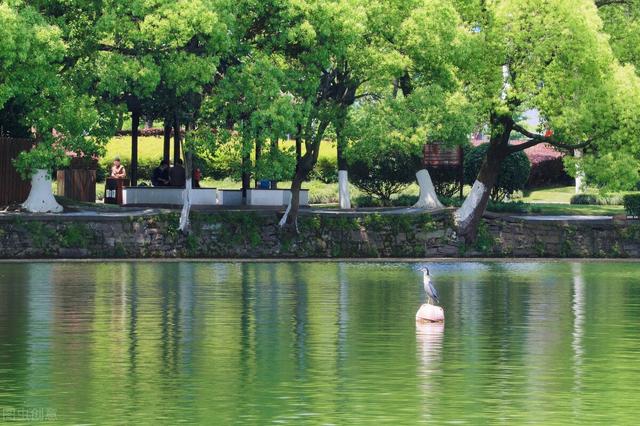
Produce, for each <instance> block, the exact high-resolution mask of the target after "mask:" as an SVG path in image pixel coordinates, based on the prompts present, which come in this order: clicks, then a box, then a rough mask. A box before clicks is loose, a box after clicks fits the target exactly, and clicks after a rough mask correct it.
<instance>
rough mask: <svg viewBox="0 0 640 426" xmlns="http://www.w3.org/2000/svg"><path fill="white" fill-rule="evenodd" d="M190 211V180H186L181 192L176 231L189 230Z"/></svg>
mask: <svg viewBox="0 0 640 426" xmlns="http://www.w3.org/2000/svg"><path fill="white" fill-rule="evenodd" d="M190 211H191V178H187V180H186V183H185V187H184V190H183V191H182V212H181V213H180V225H179V226H178V229H179V230H180V231H182V232H185V231H186V230H187V229H188V228H189V212H190Z"/></svg>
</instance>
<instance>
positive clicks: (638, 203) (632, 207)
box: [623, 194, 640, 217]
mask: <svg viewBox="0 0 640 426" xmlns="http://www.w3.org/2000/svg"><path fill="white" fill-rule="evenodd" d="M623 202H624V209H625V210H626V212H627V214H628V215H629V216H635V217H640V194H627V195H625V196H624V198H623Z"/></svg>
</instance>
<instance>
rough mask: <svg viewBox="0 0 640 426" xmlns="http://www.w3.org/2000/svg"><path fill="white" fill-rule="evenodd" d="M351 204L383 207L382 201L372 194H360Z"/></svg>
mask: <svg viewBox="0 0 640 426" xmlns="http://www.w3.org/2000/svg"><path fill="white" fill-rule="evenodd" d="M351 204H353V205H354V206H355V207H360V208H361V207H382V201H381V200H380V199H379V198H375V197H372V196H371V195H364V194H363V195H358V196H357V197H354V198H353V199H352V200H351Z"/></svg>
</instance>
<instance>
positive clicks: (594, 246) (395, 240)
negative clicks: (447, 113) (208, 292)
mask: <svg viewBox="0 0 640 426" xmlns="http://www.w3.org/2000/svg"><path fill="white" fill-rule="evenodd" d="M278 220H279V215H278V214H277V213H275V212H247V211H235V212H228V211H225V212H213V213H204V212H193V213H192V216H191V224H192V228H191V233H189V234H188V235H184V234H183V233H182V232H180V231H179V230H178V222H179V214H178V213H175V212H172V213H166V214H159V215H149V216H132V217H129V218H123V219H118V220H114V219H113V218H111V219H108V220H107V219H106V218H105V219H96V218H92V219H84V220H63V219H53V220H51V219H46V220H34V218H33V217H28V218H26V217H20V216H18V217H14V218H12V219H9V220H7V219H5V218H3V219H2V220H0V258H47V257H87V258H92V257H93V258H98V257H105V258H108V257H113V258H123V257H132V258H152V257H170V258H171V257H203V258H283V257H287V258H291V257H300V258H336V257H341V258H361V257H380V258H385V257H474V256H493V257H504V256H514V257H570V256H575V257H639V256H640V225H639V224H638V223H636V222H629V223H627V224H613V223H611V224H598V225H590V224H588V223H577V224H571V225H567V224H562V223H561V224H556V223H539V222H538V223H534V222H524V221H519V220H512V219H501V218H493V219H487V218H486V219H485V220H483V222H482V224H481V226H480V232H479V235H478V239H477V240H476V242H475V244H473V245H472V246H464V245H463V244H461V243H460V242H459V241H458V240H457V238H456V234H455V231H454V229H453V227H452V221H451V217H450V215H449V214H439V215H434V216H432V215H429V214H400V215H399V214H379V213H372V214H360V215H336V214H335V213H326V214H313V215H312V214H303V215H302V216H300V220H299V231H300V232H299V234H294V233H291V232H290V231H283V230H282V229H280V228H279V227H278Z"/></svg>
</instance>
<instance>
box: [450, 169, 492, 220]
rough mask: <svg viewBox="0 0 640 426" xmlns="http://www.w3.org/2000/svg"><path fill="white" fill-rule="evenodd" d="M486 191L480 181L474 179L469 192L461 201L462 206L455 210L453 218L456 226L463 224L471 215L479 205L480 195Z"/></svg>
mask: <svg viewBox="0 0 640 426" xmlns="http://www.w3.org/2000/svg"><path fill="white" fill-rule="evenodd" d="M486 192H487V187H486V186H484V184H483V183H482V182H480V181H479V180H476V181H475V182H474V183H473V186H472V187H471V192H470V193H469V195H467V198H466V199H465V200H464V203H462V206H460V208H459V209H458V210H456V212H455V214H454V219H455V222H456V225H457V226H459V227H460V226H465V225H466V224H467V223H468V222H469V221H470V220H471V218H472V217H473V212H474V211H475V209H476V208H477V207H478V205H480V201H481V200H482V196H483V195H484V194H485V193H486Z"/></svg>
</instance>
